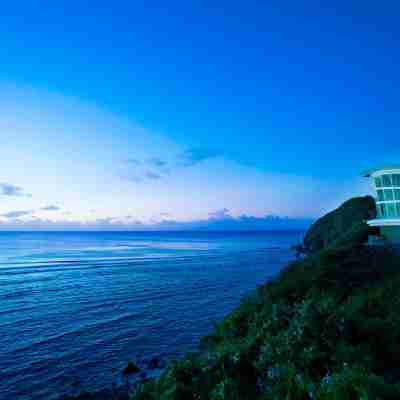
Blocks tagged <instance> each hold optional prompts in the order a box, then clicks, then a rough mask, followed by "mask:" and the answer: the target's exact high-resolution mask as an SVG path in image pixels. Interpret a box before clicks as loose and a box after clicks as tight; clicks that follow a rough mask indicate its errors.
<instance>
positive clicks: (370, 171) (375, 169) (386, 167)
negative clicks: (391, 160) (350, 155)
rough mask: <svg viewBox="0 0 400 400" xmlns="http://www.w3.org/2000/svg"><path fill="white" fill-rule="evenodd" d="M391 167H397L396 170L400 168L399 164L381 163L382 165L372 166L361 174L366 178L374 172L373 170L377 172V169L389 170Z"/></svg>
mask: <svg viewBox="0 0 400 400" xmlns="http://www.w3.org/2000/svg"><path fill="white" fill-rule="evenodd" d="M393 169H398V170H400V164H389V165H382V166H381V167H379V168H373V169H370V170H368V171H364V172H363V173H362V174H361V175H362V176H364V177H366V178H368V177H370V176H371V175H372V174H374V173H375V172H378V171H390V170H393Z"/></svg>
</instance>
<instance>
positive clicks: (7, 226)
mask: <svg viewBox="0 0 400 400" xmlns="http://www.w3.org/2000/svg"><path fill="white" fill-rule="evenodd" d="M33 212H34V211H31V210H27V211H11V212H9V213H6V214H2V215H1V216H3V217H6V218H7V221H0V230H54V231H65V230H66V231H71V230H79V231H101V230H105V231H135V230H136V231H138V230H140V231H158V230H159V231H168V230H172V231H193V230H196V231H237V232H238V231H263V230H264V231H266V230H272V231H274V230H275V231H282V230H305V229H307V228H308V227H309V226H310V224H311V223H312V222H313V220H312V219H307V218H289V217H278V216H273V215H267V216H264V217H255V216H248V215H241V216H238V217H233V216H231V215H230V214H229V212H228V210H227V209H222V210H219V211H216V212H214V213H210V216H209V217H208V218H204V219H198V220H194V221H177V220H173V219H165V220H161V221H154V222H151V223H144V222H142V221H140V220H138V219H136V218H135V217H133V216H131V215H128V216H125V217H124V218H116V217H104V218H98V219H95V220H92V221H86V222H84V221H71V220H58V221H52V220H49V219H45V218H32V219H29V220H28V219H27V220H23V219H18V218H19V217H21V216H25V215H30V214H32V213H33ZM160 214H167V213H160Z"/></svg>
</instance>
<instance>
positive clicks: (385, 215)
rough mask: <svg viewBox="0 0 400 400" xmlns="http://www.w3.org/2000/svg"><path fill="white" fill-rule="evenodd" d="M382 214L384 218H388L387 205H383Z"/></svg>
mask: <svg viewBox="0 0 400 400" xmlns="http://www.w3.org/2000/svg"><path fill="white" fill-rule="evenodd" d="M381 214H382V217H383V218H386V217H387V212H386V204H381Z"/></svg>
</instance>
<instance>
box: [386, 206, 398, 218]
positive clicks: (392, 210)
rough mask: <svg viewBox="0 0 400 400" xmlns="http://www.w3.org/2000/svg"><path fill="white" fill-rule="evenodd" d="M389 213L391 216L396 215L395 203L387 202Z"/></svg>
mask: <svg viewBox="0 0 400 400" xmlns="http://www.w3.org/2000/svg"><path fill="white" fill-rule="evenodd" d="M387 213H388V217H390V218H392V217H395V216H396V208H395V206H394V203H389V204H387Z"/></svg>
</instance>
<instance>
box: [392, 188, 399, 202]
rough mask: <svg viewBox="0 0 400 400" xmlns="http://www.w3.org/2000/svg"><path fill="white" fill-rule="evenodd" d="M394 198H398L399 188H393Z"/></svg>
mask: <svg viewBox="0 0 400 400" xmlns="http://www.w3.org/2000/svg"><path fill="white" fill-rule="evenodd" d="M393 191H394V199H395V200H400V189H394V190H393Z"/></svg>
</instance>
